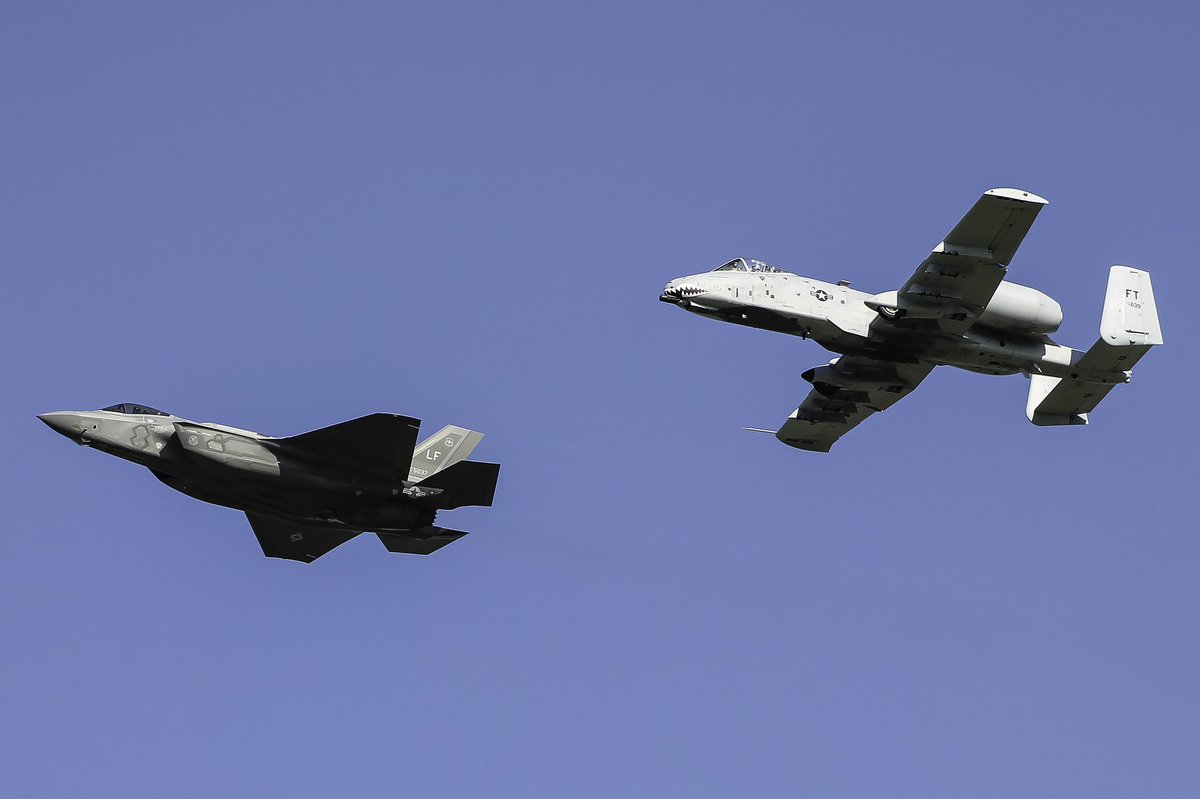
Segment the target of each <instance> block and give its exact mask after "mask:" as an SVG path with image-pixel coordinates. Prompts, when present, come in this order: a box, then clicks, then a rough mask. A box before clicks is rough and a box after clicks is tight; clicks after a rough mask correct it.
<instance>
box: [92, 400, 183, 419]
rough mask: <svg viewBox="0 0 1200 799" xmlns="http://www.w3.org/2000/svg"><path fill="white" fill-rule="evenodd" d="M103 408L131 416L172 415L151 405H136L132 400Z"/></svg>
mask: <svg viewBox="0 0 1200 799" xmlns="http://www.w3.org/2000/svg"><path fill="white" fill-rule="evenodd" d="M101 410H105V411H112V412H113V413H127V414H129V415H130V416H170V415H171V414H169V413H167V412H166V411H160V410H157V409H155V408H151V407H150V406H149V405H135V404H134V403H132V402H118V403H117V404H116V405H109V406H108V407H107V408H102V409H101Z"/></svg>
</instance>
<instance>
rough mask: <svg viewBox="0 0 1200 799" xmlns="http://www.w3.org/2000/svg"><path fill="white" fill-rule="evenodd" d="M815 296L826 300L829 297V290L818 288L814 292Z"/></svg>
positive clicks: (822, 300) (823, 300)
mask: <svg viewBox="0 0 1200 799" xmlns="http://www.w3.org/2000/svg"><path fill="white" fill-rule="evenodd" d="M813 296H814V297H816V298H817V299H818V300H820V301H821V302H825V300H827V299H829V292H828V291H826V290H825V289H817V290H816V291H814V292H813Z"/></svg>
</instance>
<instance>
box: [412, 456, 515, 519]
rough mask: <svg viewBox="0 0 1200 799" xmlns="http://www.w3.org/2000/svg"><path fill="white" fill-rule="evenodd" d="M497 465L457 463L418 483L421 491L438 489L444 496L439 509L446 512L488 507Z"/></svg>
mask: <svg viewBox="0 0 1200 799" xmlns="http://www.w3.org/2000/svg"><path fill="white" fill-rule="evenodd" d="M499 476H500V464H498V463H480V462H479V461H460V462H458V463H456V464H454V465H453V466H451V467H449V468H448V469H442V470H441V471H439V472H438V473H437V474H435V475H433V476H432V477H427V478H425V479H424V480H422V481H421V486H422V487H423V488H440V489H442V491H444V492H445V493H444V494H442V495H441V496H440V497H439V499H440V500H441V503H440V504H439V505H438V507H440V508H443V509H445V510H450V509H451V508H461V507H463V506H465V505H481V506H483V507H490V506H491V504H492V499H493V498H494V497H495V495H496V480H497V478H498V477H499Z"/></svg>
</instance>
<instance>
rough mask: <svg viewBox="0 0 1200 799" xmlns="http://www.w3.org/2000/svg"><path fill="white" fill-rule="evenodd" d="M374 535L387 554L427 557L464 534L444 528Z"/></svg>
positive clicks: (427, 528)
mask: <svg viewBox="0 0 1200 799" xmlns="http://www.w3.org/2000/svg"><path fill="white" fill-rule="evenodd" d="M376 535H377V536H379V540H380V541H382V542H383V545H384V546H385V547H387V550H388V552H399V553H401V554H404V555H429V554H431V553H433V552H436V551H438V550H439V549H441V548H442V547H444V546H446V544H453V543H454V542H455V541H457V540H458V539H460V538H462V537H463V536H464V535H466V533H463V532H460V531H458V530H447V529H446V528H445V527H421V528H419V529H417V530H413V531H412V534H411V535H398V534H393V533H376Z"/></svg>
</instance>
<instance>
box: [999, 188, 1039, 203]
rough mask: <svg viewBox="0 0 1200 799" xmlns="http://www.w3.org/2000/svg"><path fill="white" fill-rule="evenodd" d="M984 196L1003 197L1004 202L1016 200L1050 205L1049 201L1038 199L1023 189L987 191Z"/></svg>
mask: <svg viewBox="0 0 1200 799" xmlns="http://www.w3.org/2000/svg"><path fill="white" fill-rule="evenodd" d="M984 194H985V195H989V196H992V197H1003V198H1004V199H1006V200H1017V201H1019V202H1023V203H1036V204H1038V205H1049V204H1050V201H1049V200H1047V199H1046V198H1045V197H1039V196H1038V195H1036V194H1034V193H1033V192H1031V191H1025V190H1024V189H988V190H987V191H985V192H984Z"/></svg>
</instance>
